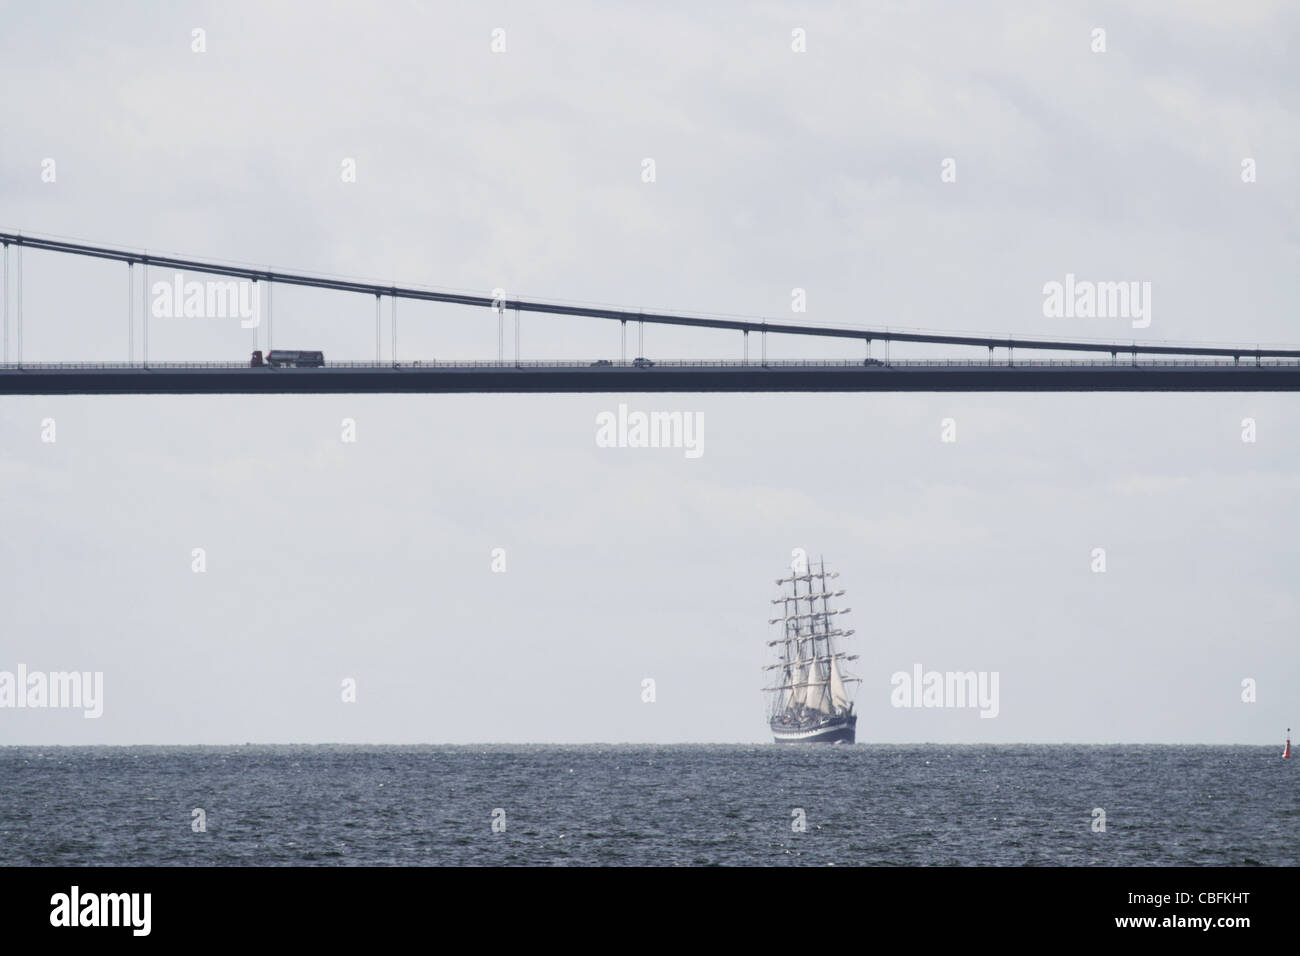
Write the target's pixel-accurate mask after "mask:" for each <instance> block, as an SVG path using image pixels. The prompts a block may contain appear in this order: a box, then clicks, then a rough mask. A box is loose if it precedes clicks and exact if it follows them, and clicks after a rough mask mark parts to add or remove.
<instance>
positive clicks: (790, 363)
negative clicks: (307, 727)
mask: <svg viewBox="0 0 1300 956" xmlns="http://www.w3.org/2000/svg"><path fill="white" fill-rule="evenodd" d="M1134 365H1136V366H1137V367H1139V368H1233V367H1238V368H1256V367H1258V368H1274V367H1286V368H1294V367H1296V366H1298V365H1300V360H1298V359H1262V360H1259V361H1256V360H1255V359H1254V358H1253V357H1251V358H1250V359H1243V360H1242V361H1241V362H1234V361H1232V360H1231V359H1227V360H1224V359H1215V360H1199V359H1189V360H1172V359H1144V360H1139V361H1138V362H1136V363H1134V362H1132V361H1131V360H1130V361H1125V360H1123V359H1120V360H1118V361H1113V362H1112V361H1095V362H1088V361H1076V360H1055V359H1054V360H1031V361H1017V362H1006V361H998V362H988V361H978V360H962V359H909V360H905V361H899V360H896V361H889V362H884V361H882V362H880V363H879V364H876V363H875V362H872V363H871V364H870V365H869V366H867V367H870V368H877V369H889V368H1017V367H1027V368H1056V367H1062V368H1069V367H1075V368H1112V367H1116V368H1123V367H1128V368H1132V367H1133V366H1134ZM863 366H864V363H863V362H862V361H861V360H858V361H845V360H835V359H811V360H806V361H805V360H797V359H783V360H768V361H766V362H762V361H736V360H722V359H717V360H707V359H703V360H665V361H658V360H656V361H655V363H654V367H655V368H754V369H759V368H862V367H863ZM325 368H333V369H349V368H352V369H436V368H481V369H512V368H520V369H536V368H556V369H571V370H572V369H583V368H590V369H596V368H625V369H633V368H635V366H634V365H633V363H632V362H620V361H610V362H608V363H601V364H600V365H597V364H595V363H593V362H589V361H583V362H575V361H556V360H551V361H548V360H538V361H527V362H525V361H520V362H490V361H460V360H433V359H421V360H412V361H403V362H391V361H388V362H375V361H331V362H326V363H325ZM63 369H67V370H78V369H87V370H96V371H109V370H123V371H128V370H133V371H150V370H167V369H224V370H233V369H250V371H258V372H262V373H265V374H268V375H273V374H282V373H283V371H284V370H283V369H271V368H266V367H261V368H257V369H251V368H250V366H249V364H248V363H247V362H150V363H149V364H147V365H144V364H141V363H139V362H23V363H21V364H19V363H16V362H5V363H0V371H11V372H23V371H32V372H34V371H46V370H63ZM298 371H303V372H311V371H316V369H312V368H307V369H299V370H298ZM638 371H644V369H638Z"/></svg>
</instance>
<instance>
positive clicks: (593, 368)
mask: <svg viewBox="0 0 1300 956" xmlns="http://www.w3.org/2000/svg"><path fill="white" fill-rule="evenodd" d="M1296 390H1300V362H1297V361H1277V360H1272V361H1270V360H1265V361H1262V362H1261V363H1260V364H1256V363H1255V362H1254V361H1243V362H1241V363H1240V364H1235V363H1234V362H1232V361H1227V362H1209V361H1142V362H1138V363H1137V364H1133V363H1132V362H1131V361H1129V362H1124V361H1118V362H1114V363H1111V362H1102V363H1098V362H1042V361H1039V362H1029V361H1026V362H1016V363H1014V364H1007V363H1006V362H1000V363H993V364H990V363H988V362H973V361H972V362H965V361H906V362H892V363H889V364H881V365H875V364H873V365H866V366H864V365H863V364H862V363H861V362H808V361H805V362H789V361H785V362H768V363H766V364H761V363H758V362H657V363H656V364H655V365H654V367H652V368H637V367H634V366H632V365H631V364H630V363H626V364H624V363H618V362H615V363H612V364H609V365H599V366H598V365H593V364H591V363H587V362H521V363H519V364H518V365H515V364H514V363H508V364H499V363H496V362H437V363H432V362H425V363H416V362H403V363H401V364H399V365H393V364H392V363H379V362H331V363H328V364H327V365H326V367H324V368H278V369H273V368H249V367H248V366H247V365H243V364H238V365H237V364H225V363H216V362H188V363H186V362H171V363H167V362H158V363H150V365H148V366H147V367H145V366H140V365H126V364H121V365H114V364H102V363H101V364H92V363H83V364H73V363H46V364H41V363H24V364H23V365H22V366H21V367H19V366H16V365H13V364H10V365H0V395H184V394H194V395H199V394H248V395H255V394H284V393H300V394H357V393H399V392H429V393H518V392H538V393H548V392H549V393H566V392H567V393H575V392H587V393H598V392H1085V391H1121V392H1148V391H1150V392H1161V391H1202V392H1203V391H1221V392H1254V391H1265V392H1282V391H1296Z"/></svg>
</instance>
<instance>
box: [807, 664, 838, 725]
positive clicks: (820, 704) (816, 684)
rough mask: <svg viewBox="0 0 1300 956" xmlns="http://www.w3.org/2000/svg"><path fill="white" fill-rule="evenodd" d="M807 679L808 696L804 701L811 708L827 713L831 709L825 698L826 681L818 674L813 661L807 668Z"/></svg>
mask: <svg viewBox="0 0 1300 956" xmlns="http://www.w3.org/2000/svg"><path fill="white" fill-rule="evenodd" d="M808 681H809V683H808V698H807V700H805V701H804V703H805V704H807V705H808V707H809V708H811V709H812V710H820V711H821V712H822V713H824V714H829V713H830V712H831V709H830V705H829V703H828V702H827V700H826V681H825V679H824V678H822V677H821V676H820V675H818V673H817V664H816V663H815V662H814V663H813V665H812V666H811V667H809V668H808Z"/></svg>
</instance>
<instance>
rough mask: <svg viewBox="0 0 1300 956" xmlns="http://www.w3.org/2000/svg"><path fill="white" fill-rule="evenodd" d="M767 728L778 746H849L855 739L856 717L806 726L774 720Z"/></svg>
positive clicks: (831, 719)
mask: <svg viewBox="0 0 1300 956" xmlns="http://www.w3.org/2000/svg"><path fill="white" fill-rule="evenodd" d="M769 726H770V727H771V728H772V736H773V738H775V740H776V742H777V743H778V744H851V743H853V742H854V741H855V740H856V739H857V728H858V717H857V715H856V714H849V715H847V716H844V717H832V718H830V719H829V720H826V721H822V722H820V723H817V724H811V725H807V726H800V725H798V724H783V723H781V722H780V721H779V720H774V721H772V723H771V724H770V725H769Z"/></svg>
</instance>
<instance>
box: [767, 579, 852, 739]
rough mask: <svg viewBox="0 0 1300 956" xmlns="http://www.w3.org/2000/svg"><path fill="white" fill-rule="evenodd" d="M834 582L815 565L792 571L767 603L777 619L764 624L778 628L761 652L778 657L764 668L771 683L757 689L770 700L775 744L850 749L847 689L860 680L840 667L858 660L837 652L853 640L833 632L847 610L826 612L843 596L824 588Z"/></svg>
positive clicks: (838, 630) (847, 633)
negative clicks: (777, 614)
mask: <svg viewBox="0 0 1300 956" xmlns="http://www.w3.org/2000/svg"><path fill="white" fill-rule="evenodd" d="M838 577H839V572H838V571H829V572H828V571H827V570H826V562H825V561H821V562H820V563H819V565H818V567H817V568H816V569H813V568H812V567H811V566H809V568H808V570H806V571H804V572H803V573H802V574H801V573H799V571H798V570H795V571H792V573H791V575H790V576H789V577H787V578H779V579H778V580H777V582H776V583H777V585H778V586H780V587H781V588H782V589H783V590H782V594H781V596H780V597H778V598H774V599H773V601H772V603H773V604H775V605H778V606H779V607H780V609H781V616H780V617H774V618H772V619H771V620H769V621H768V624H779V625H780V626H781V631H780V636H779V637H777V638H776V639H775V640H771V641H768V642H767V646H768V647H775V648H777V654H778V655H779V656H778V659H777V662H776V663H775V664H769V665H768V666H767V667H765V668H764V670H766V671H769V672H772V674H773V676H774V677H775V680H774V681H773V684H772V686H770V687H765V688H763V689H764V690H765V691H768V692H770V694H771V698H770V707H769V718H770V720H769V726H771V728H772V735H773V737H775V738H776V742H777V743H779V744H788V743H823V744H839V743H848V744H851V743H853V742H854V740H855V739H856V733H857V725H858V716H857V714H855V713H854V712H853V700H852V694H851V692H850V690H849V688H850V687H851V686H852V685H855V684H857V683H860V679H859V678H857V677H851V676H849V674H848V673H847V672H846V671H845V669H844V665H845V662H847V661H853V660H857V657H858V655H856V654H845V653H844V652H843V651H842V650H840V649H839V648H838V647H837V642H840V641H843V639H844V638H847V637H850V636H851V635H852V634H853V631H852V629H849V630H843V629H841V628H840V627H838V626H837V625H838V622H839V619H840V616H841V615H844V614H848V613H849V611H850V610H851V609H850V608H847V607H846V608H844V609H842V610H834V609H833V608H832V607H831V599H832V598H840V597H843V596H844V591H843V590H842V589H841V590H838V591H837V590H834V585H833V584H829V583H828V582H830V581H833V580H834V579H835V578H838ZM855 689H856V688H855Z"/></svg>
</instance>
